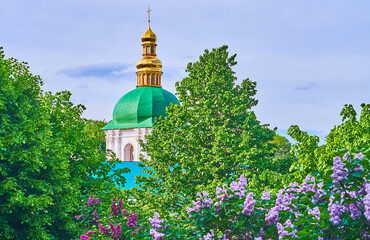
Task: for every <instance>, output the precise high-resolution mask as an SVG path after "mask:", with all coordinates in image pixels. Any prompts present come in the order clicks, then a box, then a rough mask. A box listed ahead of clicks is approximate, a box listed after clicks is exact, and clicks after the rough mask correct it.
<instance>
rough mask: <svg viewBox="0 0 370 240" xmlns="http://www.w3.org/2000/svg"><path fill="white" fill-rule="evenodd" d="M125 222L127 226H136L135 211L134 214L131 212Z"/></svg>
mask: <svg viewBox="0 0 370 240" xmlns="http://www.w3.org/2000/svg"><path fill="white" fill-rule="evenodd" d="M126 224H127V226H128V227H134V226H136V225H137V213H135V216H134V213H133V212H131V213H130V216H129V217H128V220H127V223H126Z"/></svg>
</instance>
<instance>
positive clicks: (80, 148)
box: [0, 48, 125, 239]
mask: <svg viewBox="0 0 370 240" xmlns="http://www.w3.org/2000/svg"><path fill="white" fill-rule="evenodd" d="M41 85H42V81H41V78H40V77H39V76H35V75H32V74H31V73H30V72H29V69H28V66H27V65H26V63H19V62H18V61H17V60H15V59H13V58H10V59H5V56H4V53H3V51H2V50H1V48H0V182H1V184H0V228H1V229H2V230H1V232H0V238H1V239H53V238H57V239H71V238H72V237H74V236H76V234H77V233H76V228H75V227H74V226H73V223H74V221H73V218H71V216H73V215H72V214H73V212H74V211H75V210H76V208H77V207H78V205H79V204H80V203H81V201H82V200H83V199H85V198H86V196H88V195H89V194H95V195H99V194H104V195H105V197H106V198H108V199H109V198H111V196H113V194H118V191H117V189H116V187H115V185H116V184H117V185H119V184H124V182H125V179H124V178H123V176H122V174H123V173H124V172H125V170H122V171H121V172H118V173H117V174H114V175H112V174H109V173H110V170H111V169H112V168H114V166H115V163H116V161H113V160H112V161H106V154H105V151H104V150H102V148H101V147H98V144H97V140H96V139H95V138H94V137H93V136H92V135H91V134H86V131H85V130H84V128H85V126H86V124H88V122H87V121H86V120H85V119H83V118H81V114H82V112H83V110H84V109H85V108H84V106H82V105H73V103H71V102H70V96H71V94H70V93H69V92H67V91H64V92H60V93H57V94H55V95H53V94H51V93H50V92H46V93H45V94H44V93H43V92H42V90H41Z"/></svg>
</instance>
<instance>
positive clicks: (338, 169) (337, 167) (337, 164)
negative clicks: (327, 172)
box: [331, 156, 347, 184]
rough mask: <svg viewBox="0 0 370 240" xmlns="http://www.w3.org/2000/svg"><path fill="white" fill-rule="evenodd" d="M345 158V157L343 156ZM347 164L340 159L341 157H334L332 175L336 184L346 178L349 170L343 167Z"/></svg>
mask: <svg viewBox="0 0 370 240" xmlns="http://www.w3.org/2000/svg"><path fill="white" fill-rule="evenodd" d="M343 159H344V158H343ZM344 165H345V164H344V163H343V162H342V161H341V160H340V157H338V156H337V157H335V158H334V163H333V168H332V170H333V172H334V173H333V174H332V175H331V177H332V178H333V182H334V183H335V184H339V182H340V181H343V180H344V179H346V176H347V172H346V171H345V170H344V169H343V166H344Z"/></svg>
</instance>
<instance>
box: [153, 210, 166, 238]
mask: <svg viewBox="0 0 370 240" xmlns="http://www.w3.org/2000/svg"><path fill="white" fill-rule="evenodd" d="M163 221H164V220H163V219H160V218H159V214H158V213H157V212H155V213H154V218H149V222H150V224H151V225H152V227H154V229H150V235H151V236H153V238H154V239H155V240H161V239H162V238H164V237H165V236H166V235H165V234H164V233H161V232H158V230H159V229H163V228H164V226H162V225H161V223H163Z"/></svg>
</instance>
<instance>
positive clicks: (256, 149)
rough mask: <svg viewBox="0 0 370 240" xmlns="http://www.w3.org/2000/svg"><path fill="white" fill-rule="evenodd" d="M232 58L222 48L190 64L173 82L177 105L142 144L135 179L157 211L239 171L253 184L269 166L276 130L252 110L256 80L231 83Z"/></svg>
mask: <svg viewBox="0 0 370 240" xmlns="http://www.w3.org/2000/svg"><path fill="white" fill-rule="evenodd" d="M235 57H236V55H232V56H229V53H228V51H227V46H222V47H220V48H217V49H212V51H209V50H205V52H204V54H203V55H202V56H200V58H199V60H198V61H197V62H194V63H189V64H188V66H187V69H186V72H188V76H187V77H185V78H184V79H183V80H182V81H180V82H177V83H176V95H177V96H178V99H179V102H180V104H181V105H174V104H172V105H171V106H169V107H168V108H167V113H168V116H166V117H165V118H160V119H156V122H155V126H154V128H153V131H152V133H151V135H149V136H147V142H146V143H145V144H142V147H143V151H145V152H147V153H148V156H149V159H142V161H143V165H144V166H145V167H148V169H146V170H144V171H146V172H147V173H149V174H150V176H147V177H145V176H143V177H138V180H137V181H138V183H139V184H140V185H139V189H143V190H144V191H145V194H148V192H149V193H153V194H154V195H153V199H155V200H154V204H155V205H157V206H156V209H158V208H163V209H167V212H169V211H168V210H170V209H172V208H173V209H176V208H177V207H178V206H180V205H183V204H186V203H187V202H188V199H189V198H190V197H191V196H193V195H194V194H195V193H196V192H201V191H204V190H207V189H209V190H210V189H212V190H213V189H214V188H215V186H217V185H220V184H223V183H224V182H225V181H231V180H232V179H233V178H236V177H237V176H240V175H241V174H244V176H246V177H247V178H248V180H249V182H250V185H251V186H254V187H257V186H258V184H260V183H261V182H262V181H261V179H260V178H259V175H260V174H261V173H262V172H263V171H264V170H265V169H268V168H269V167H270V163H271V158H272V156H273V153H274V148H273V147H274V146H275V144H274V143H273V142H272V140H273V138H274V136H275V132H274V131H273V130H271V129H269V128H268V125H267V124H261V123H260V121H258V120H257V118H256V115H255V113H254V112H253V111H252V110H251V109H252V107H254V106H256V105H257V103H258V101H257V100H256V99H255V98H254V96H255V95H256V92H257V91H256V83H255V82H253V81H250V80H249V79H245V80H243V81H242V82H241V84H240V85H237V84H236V83H235V82H236V80H237V78H236V77H235V73H234V72H233V70H232V67H233V66H235V65H236V61H235ZM170 211H171V210H170Z"/></svg>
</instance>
